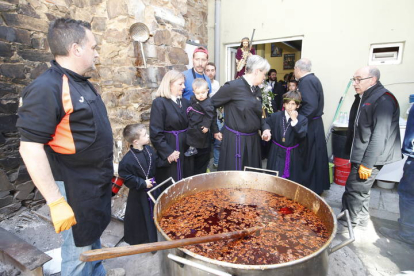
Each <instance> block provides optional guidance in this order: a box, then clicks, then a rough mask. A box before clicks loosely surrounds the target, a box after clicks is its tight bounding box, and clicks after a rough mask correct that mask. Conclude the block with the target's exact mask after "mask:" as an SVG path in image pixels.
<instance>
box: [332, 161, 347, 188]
mask: <svg viewBox="0 0 414 276" xmlns="http://www.w3.org/2000/svg"><path fill="white" fill-rule="evenodd" d="M334 164H335V179H334V182H335V183H336V184H338V185H342V186H345V184H346V180H347V179H348V176H349V173H350V172H351V163H350V162H349V160H348V159H342V158H339V157H334Z"/></svg>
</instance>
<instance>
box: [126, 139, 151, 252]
mask: <svg viewBox="0 0 414 276" xmlns="http://www.w3.org/2000/svg"><path fill="white" fill-rule="evenodd" d="M131 150H132V151H133V152H134V154H135V156H136V157H137V158H138V160H139V162H140V164H141V166H142V168H143V169H144V171H145V173H144V172H143V171H142V169H141V167H140V166H139V164H138V162H137V160H136V159H135V157H134V156H133V153H132V152H131ZM147 150H148V152H149V154H150V155H151V168H150V170H149V174H148V167H149V165H150V157H149V156H148V152H147ZM157 163H158V157H157V154H156V153H155V151H154V150H153V149H152V148H151V147H150V146H145V148H144V149H143V150H138V149H134V148H131V149H130V151H128V152H127V153H126V154H125V156H124V158H122V160H121V162H120V163H119V169H118V174H119V176H120V177H121V178H123V179H124V184H125V186H127V187H128V188H129V193H128V199H127V205H126V210H125V217H124V240H125V242H127V243H129V244H131V245H132V244H140V243H148V242H156V241H157V230H156V228H155V224H154V219H153V216H152V210H151V207H150V204H149V201H148V200H149V198H148V195H147V193H146V188H147V184H146V183H145V179H146V174H148V178H152V177H154V176H155V167H156V164H157Z"/></svg>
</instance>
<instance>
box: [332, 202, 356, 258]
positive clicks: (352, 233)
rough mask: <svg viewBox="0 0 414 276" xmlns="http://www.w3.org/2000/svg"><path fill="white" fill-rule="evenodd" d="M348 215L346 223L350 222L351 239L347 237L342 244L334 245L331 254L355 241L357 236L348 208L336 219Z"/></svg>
mask: <svg viewBox="0 0 414 276" xmlns="http://www.w3.org/2000/svg"><path fill="white" fill-rule="evenodd" d="M344 215H345V216H346V223H347V224H348V231H349V239H347V240H346V241H343V242H342V243H340V244H337V245H335V246H334V247H332V248H330V249H329V254H331V253H334V252H335V251H337V250H338V249H341V248H342V247H344V246H347V245H348V244H350V243H352V242H354V241H355V236H354V229H353V228H352V224H351V217H350V216H349V212H348V210H344V211H342V212H341V213H340V214H339V215H338V216H337V217H336V220H338V219H340V218H342V217H343V216H344Z"/></svg>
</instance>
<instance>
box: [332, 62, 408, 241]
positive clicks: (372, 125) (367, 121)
mask: <svg viewBox="0 0 414 276" xmlns="http://www.w3.org/2000/svg"><path fill="white" fill-rule="evenodd" d="M379 79H380V71H379V70H378V68H376V67H373V66H367V67H363V68H360V69H358V70H357V71H356V72H355V74H354V76H353V78H352V85H353V86H354V89H355V92H356V95H355V101H354V103H353V105H352V107H351V111H350V117H349V126H348V133H347V142H346V151H348V152H349V153H350V161H351V173H350V174H349V177H348V180H347V181H346V185H345V192H344V194H343V196H342V209H343V210H344V209H348V210H349V214H350V216H351V223H352V227H356V226H359V227H365V226H367V224H368V221H369V200H370V190H371V187H372V184H373V183H374V181H375V178H376V176H377V174H378V172H379V171H380V170H381V168H382V167H383V166H384V165H386V164H389V163H393V162H396V161H399V160H401V158H402V155H401V141H400V129H399V117H400V107H399V105H398V101H397V99H396V98H395V97H394V95H393V94H391V92H389V91H388V90H387V89H386V88H385V87H384V86H383V85H382V84H381V83H380V82H379ZM340 224H341V225H340V227H339V228H338V233H344V232H347V231H348V228H347V223H346V221H340Z"/></svg>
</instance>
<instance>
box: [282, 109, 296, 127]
mask: <svg viewBox="0 0 414 276" xmlns="http://www.w3.org/2000/svg"><path fill="white" fill-rule="evenodd" d="M285 117H286V121H289V119H291V118H290V116H289V114H288V113H287V111H286V110H285ZM297 123H298V118H296V120H293V119H292V121H291V122H290V125H291V126H292V127H294V126H296V124H297Z"/></svg>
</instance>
